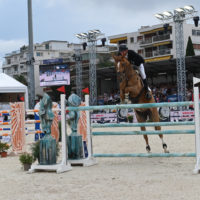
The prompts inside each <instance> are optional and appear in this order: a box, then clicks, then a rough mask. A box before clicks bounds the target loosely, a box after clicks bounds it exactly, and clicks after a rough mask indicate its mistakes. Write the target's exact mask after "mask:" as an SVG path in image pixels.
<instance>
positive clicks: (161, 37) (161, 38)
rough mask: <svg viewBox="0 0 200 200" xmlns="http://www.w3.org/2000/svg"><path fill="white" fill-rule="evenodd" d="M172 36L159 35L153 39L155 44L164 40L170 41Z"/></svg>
mask: <svg viewBox="0 0 200 200" xmlns="http://www.w3.org/2000/svg"><path fill="white" fill-rule="evenodd" d="M169 39H170V34H165V35H157V36H154V37H153V42H158V41H163V40H169Z"/></svg>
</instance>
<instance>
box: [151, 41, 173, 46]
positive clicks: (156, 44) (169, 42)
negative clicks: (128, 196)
mask: <svg viewBox="0 0 200 200" xmlns="http://www.w3.org/2000/svg"><path fill="white" fill-rule="evenodd" d="M171 43H172V42H171V41H167V42H159V43H155V44H153V46H154V47H157V46H161V45H166V44H171Z"/></svg>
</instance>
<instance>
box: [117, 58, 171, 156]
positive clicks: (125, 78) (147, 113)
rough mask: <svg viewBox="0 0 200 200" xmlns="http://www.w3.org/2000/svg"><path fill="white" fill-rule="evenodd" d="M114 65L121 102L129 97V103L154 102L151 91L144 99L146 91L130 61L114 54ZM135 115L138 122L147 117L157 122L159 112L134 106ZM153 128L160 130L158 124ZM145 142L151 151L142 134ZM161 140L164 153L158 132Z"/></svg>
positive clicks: (143, 120) (165, 145)
mask: <svg viewBox="0 0 200 200" xmlns="http://www.w3.org/2000/svg"><path fill="white" fill-rule="evenodd" d="M113 58H114V60H115V67H116V71H117V77H118V78H119V79H120V84H119V86H120V100H121V102H122V103H127V99H130V101H131V103H133V104H136V103H155V99H154V97H153V95H152V93H151V99H146V91H145V89H144V86H143V82H142V79H141V77H140V75H139V73H138V72H137V71H136V70H135V69H133V67H132V65H131V64H130V62H129V61H128V60H127V58H126V57H125V56H121V55H120V56H115V55H113ZM134 111H135V115H136V118H137V121H138V122H146V121H147V119H148V118H149V120H150V121H152V122H159V121H160V119H159V114H158V110H157V108H134ZM145 130H146V127H141V131H145ZM155 130H161V127H160V126H155ZM143 137H144V139H145V142H146V150H147V152H148V153H150V152H151V147H150V145H149V141H148V136H147V135H143ZM159 137H160V139H161V141H162V147H163V150H164V152H165V153H169V151H168V150H167V144H166V143H165V142H164V140H163V135H162V134H159Z"/></svg>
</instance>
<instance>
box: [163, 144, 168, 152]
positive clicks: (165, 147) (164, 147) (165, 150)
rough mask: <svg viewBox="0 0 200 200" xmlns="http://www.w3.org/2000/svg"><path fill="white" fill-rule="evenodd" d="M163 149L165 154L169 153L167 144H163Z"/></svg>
mask: <svg viewBox="0 0 200 200" xmlns="http://www.w3.org/2000/svg"><path fill="white" fill-rule="evenodd" d="M163 149H164V152H165V153H169V151H168V150H167V145H166V144H165V143H164V144H163Z"/></svg>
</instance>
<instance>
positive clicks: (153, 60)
mask: <svg viewBox="0 0 200 200" xmlns="http://www.w3.org/2000/svg"><path fill="white" fill-rule="evenodd" d="M170 58H171V56H162V57H156V58H149V59H145V62H156V61H161V60H169V59H170Z"/></svg>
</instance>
